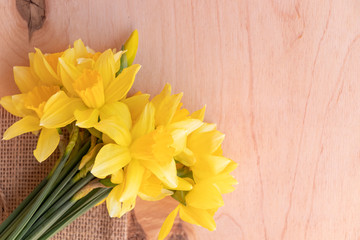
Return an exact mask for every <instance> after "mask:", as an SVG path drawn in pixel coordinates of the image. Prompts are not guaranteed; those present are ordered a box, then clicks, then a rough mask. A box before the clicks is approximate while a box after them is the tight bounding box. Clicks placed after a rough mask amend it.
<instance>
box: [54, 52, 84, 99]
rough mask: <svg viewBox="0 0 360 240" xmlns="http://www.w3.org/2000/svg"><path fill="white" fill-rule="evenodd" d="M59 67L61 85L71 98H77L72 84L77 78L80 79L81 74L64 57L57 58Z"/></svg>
mask: <svg viewBox="0 0 360 240" xmlns="http://www.w3.org/2000/svg"><path fill="white" fill-rule="evenodd" d="M59 65H60V76H61V80H62V84H63V85H64V87H65V88H66V90H67V91H68V92H69V93H70V94H71V95H72V96H77V93H76V92H75V90H74V87H73V83H74V82H75V80H76V79H77V78H78V77H80V75H81V72H80V71H79V70H77V69H76V67H75V66H74V65H72V64H70V63H69V61H68V60H66V59H65V57H62V58H59Z"/></svg>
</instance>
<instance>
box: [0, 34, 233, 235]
mask: <svg viewBox="0 0 360 240" xmlns="http://www.w3.org/2000/svg"><path fill="white" fill-rule="evenodd" d="M137 46H138V33H137V31H134V32H133V33H132V34H131V36H130V38H129V39H128V40H127V42H126V43H125V44H124V45H123V46H122V48H121V50H120V51H116V50H112V49H108V50H106V51H104V52H102V53H101V52H95V51H94V50H92V49H90V48H89V47H86V46H85V45H84V43H83V42H82V41H81V40H77V41H75V42H74V46H73V47H72V48H68V49H66V50H65V51H64V52H60V53H53V54H43V53H42V52H41V51H40V50H39V49H35V52H34V53H30V54H29V60H30V66H29V67H14V78H15V82H16V84H17V86H18V88H19V90H20V91H21V94H17V95H13V96H7V97H3V98H2V99H1V102H0V103H1V105H2V106H3V107H4V108H5V109H6V110H7V111H8V112H10V113H11V114H13V115H15V116H18V117H20V118H21V119H20V120H19V121H17V122H16V123H14V124H13V125H12V126H11V127H9V128H8V129H7V130H6V132H5V133H4V135H3V139H5V140H6V139H11V138H14V137H16V136H18V135H21V134H23V133H27V132H32V133H34V134H39V137H38V142H37V147H36V149H35V150H34V156H35V158H36V159H37V160H38V161H39V162H42V161H44V160H46V159H47V158H48V157H49V156H50V155H51V154H52V153H53V152H54V151H55V149H56V148H57V147H58V146H59V149H60V152H61V156H60V158H59V159H58V161H57V162H56V163H55V166H54V168H53V170H52V171H51V172H50V173H49V174H48V176H47V177H46V178H45V179H44V180H43V181H42V182H41V183H40V184H39V185H38V186H37V187H36V188H35V189H34V190H33V192H32V193H31V194H30V195H29V196H28V197H27V198H26V199H25V200H24V201H23V202H22V203H21V204H20V205H19V206H18V207H17V208H16V209H15V210H14V211H13V213H12V214H11V215H10V216H9V217H8V218H7V219H6V220H5V221H4V222H3V223H2V224H1V225H0V239H2V240H3V239H11V240H13V239H49V238H51V237H52V236H53V235H54V234H55V233H57V232H58V231H60V230H61V229H63V228H64V227H66V226H67V225H68V224H69V223H71V222H72V221H73V220H75V219H76V218H77V217H79V216H81V215H82V214H84V213H85V212H86V211H87V210H89V209H90V208H92V207H94V206H96V205H98V204H100V203H102V202H104V201H106V205H107V209H108V212H109V215H110V217H121V216H123V215H124V214H125V213H127V212H129V211H130V210H132V209H133V208H134V207H135V203H136V198H137V197H140V198H141V199H143V200H147V201H157V200H160V199H163V198H165V197H172V198H174V199H175V200H176V201H178V202H179V204H178V206H177V207H176V208H175V209H174V210H173V211H172V212H171V213H170V214H169V215H168V217H167V218H166V219H165V222H164V224H163V226H162V228H161V230H160V233H159V239H164V238H165V237H166V236H167V234H168V233H169V232H170V230H171V228H172V225H173V223H174V219H175V217H176V216H177V214H178V213H179V215H180V218H181V219H182V220H184V221H186V222H189V223H191V224H196V225H200V226H203V227H205V228H207V229H209V230H210V231H212V230H214V229H215V221H214V214H215V212H216V211H217V209H218V208H219V207H221V206H223V205H224V202H223V199H222V194H224V193H229V192H232V191H233V190H234V187H233V185H235V184H237V182H236V180H235V179H234V177H233V176H231V175H230V173H231V172H232V171H233V170H234V169H235V168H236V167H237V164H236V163H235V162H234V161H232V160H230V159H228V158H226V157H224V156H223V153H222V149H221V144H222V142H223V140H224V134H222V133H221V132H219V131H218V130H217V129H216V125H215V124H210V123H206V122H204V121H203V120H204V114H205V107H204V108H202V109H200V110H198V111H196V112H193V113H192V114H190V113H189V111H188V110H187V109H185V108H182V103H181V98H182V93H180V94H171V86H170V85H169V84H167V85H166V86H165V87H164V89H163V91H162V92H161V93H160V94H159V95H157V96H155V97H154V98H152V99H151V100H149V98H150V96H149V95H148V94H144V93H141V92H138V93H136V94H135V95H133V96H131V97H127V93H128V92H129V90H130V88H131V87H132V85H133V82H134V80H135V76H136V74H137V72H138V71H139V69H140V65H138V64H133V61H134V58H135V56H136V52H137ZM66 133H68V134H66ZM65 136H68V137H65Z"/></svg>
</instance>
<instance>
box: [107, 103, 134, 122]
mask: <svg viewBox="0 0 360 240" xmlns="http://www.w3.org/2000/svg"><path fill="white" fill-rule="evenodd" d="M113 117H117V118H118V121H121V122H122V125H124V126H126V128H128V129H130V128H131V125H132V121H131V115H130V111H129V108H128V106H127V105H126V104H125V103H122V102H113V103H107V104H105V105H104V106H103V107H102V108H100V119H101V120H105V119H109V118H113Z"/></svg>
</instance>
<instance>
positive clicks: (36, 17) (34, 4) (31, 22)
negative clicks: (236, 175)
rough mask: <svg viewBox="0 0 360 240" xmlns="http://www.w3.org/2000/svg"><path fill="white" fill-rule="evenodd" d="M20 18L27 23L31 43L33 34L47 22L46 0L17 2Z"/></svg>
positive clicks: (22, 0) (17, 0)
mask: <svg viewBox="0 0 360 240" xmlns="http://www.w3.org/2000/svg"><path fill="white" fill-rule="evenodd" d="M16 8H17V10H18V12H19V13H20V16H21V17H22V18H23V19H24V20H25V21H26V22H27V24H28V30H29V41H30V40H31V36H32V34H33V32H35V31H36V30H39V29H40V28H41V27H42V26H43V24H44V21H45V0H16Z"/></svg>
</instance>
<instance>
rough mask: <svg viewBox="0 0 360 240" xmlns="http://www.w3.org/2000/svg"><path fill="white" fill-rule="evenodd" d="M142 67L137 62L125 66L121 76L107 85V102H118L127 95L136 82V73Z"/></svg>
mask: <svg viewBox="0 0 360 240" xmlns="http://www.w3.org/2000/svg"><path fill="white" fill-rule="evenodd" d="M140 67H141V66H140V65H139V64H135V65H132V66H131V67H127V68H125V69H124V70H123V71H122V72H121V73H120V74H119V76H117V77H116V78H115V79H114V80H113V81H111V82H110V83H109V84H108V85H107V87H106V88H105V99H106V102H107V103H109V102H116V101H118V100H121V99H123V98H124V97H126V94H127V93H128V92H129V90H130V88H131V86H132V85H133V83H134V80H135V75H136V73H137V72H138V71H139V70H140ZM104 86H105V84H104Z"/></svg>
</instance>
